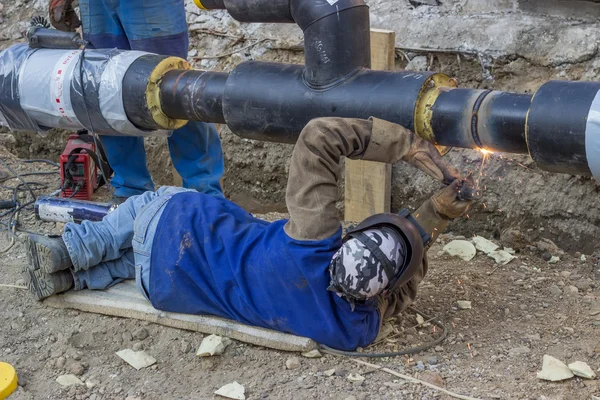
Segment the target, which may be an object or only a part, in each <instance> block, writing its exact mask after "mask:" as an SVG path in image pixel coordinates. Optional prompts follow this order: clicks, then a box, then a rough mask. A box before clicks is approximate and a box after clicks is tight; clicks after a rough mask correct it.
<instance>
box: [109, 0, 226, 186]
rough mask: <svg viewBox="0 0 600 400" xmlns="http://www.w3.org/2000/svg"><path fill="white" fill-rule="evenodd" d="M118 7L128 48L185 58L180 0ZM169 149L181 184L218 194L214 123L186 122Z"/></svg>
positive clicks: (135, 1) (219, 157)
mask: <svg viewBox="0 0 600 400" xmlns="http://www.w3.org/2000/svg"><path fill="white" fill-rule="evenodd" d="M140 7H143V9H144V12H143V13H140V12H139V9H140ZM118 10H119V17H120V18H121V20H127V23H123V28H124V29H125V32H126V33H127V37H128V38H129V43H130V46H131V48H132V49H134V50H143V51H149V52H152V53H157V54H162V55H169V56H175V57H181V58H184V59H186V58H187V54H188V47H189V38H188V29H187V23H186V18H185V4H184V1H183V0H166V1H165V0H130V1H127V2H121V5H120V6H119V8H118ZM169 150H170V152H171V158H172V160H173V165H174V166H175V169H177V172H179V175H181V178H182V179H183V186H184V187H186V188H192V189H196V190H198V191H199V192H204V193H208V194H214V195H221V192H222V190H221V184H220V180H221V177H222V176H223V170H224V162H223V151H222V148H221V140H220V139H219V135H218V133H217V130H216V128H215V126H214V124H207V123H204V122H195V121H192V122H189V123H188V124H187V125H186V126H184V127H183V128H181V129H178V130H176V131H174V132H173V134H172V136H171V137H170V138H169Z"/></svg>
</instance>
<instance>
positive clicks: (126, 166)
mask: <svg viewBox="0 0 600 400" xmlns="http://www.w3.org/2000/svg"><path fill="white" fill-rule="evenodd" d="M119 3H121V1H118V0H93V1H92V0H80V1H79V8H80V12H81V22H82V25H83V36H84V38H85V39H86V40H88V41H89V43H90V47H92V48H97V49H104V48H118V49H125V50H129V49H130V48H131V46H130V44H129V39H128V37H127V35H126V33H125V30H124V29H123V25H125V24H127V23H129V22H128V21H122V20H120V19H119V15H118V10H117V8H118V6H119ZM138 12H139V14H141V15H143V14H144V8H143V7H140V8H139V10H138ZM102 143H103V144H104V147H105V149H106V156H107V158H108V162H109V163H110V165H111V167H112V169H113V170H114V176H113V178H112V180H111V184H112V186H113V187H114V188H115V196H116V197H129V196H133V195H138V194H142V193H144V192H146V191H148V190H154V183H153V182H152V178H151V176H150V172H149V171H148V167H147V165H146V150H145V148H144V139H143V138H141V137H129V136H102Z"/></svg>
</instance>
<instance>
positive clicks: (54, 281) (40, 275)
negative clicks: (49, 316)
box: [23, 269, 73, 300]
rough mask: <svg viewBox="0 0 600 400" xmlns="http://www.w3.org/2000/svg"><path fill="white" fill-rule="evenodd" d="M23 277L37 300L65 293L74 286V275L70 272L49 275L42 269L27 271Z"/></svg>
mask: <svg viewBox="0 0 600 400" xmlns="http://www.w3.org/2000/svg"><path fill="white" fill-rule="evenodd" d="M23 275H24V277H25V280H26V281H27V287H28V288H29V291H30V292H31V294H33V296H34V297H35V298H36V299H37V300H43V299H45V298H46V297H50V296H52V295H53V294H57V293H61V292H64V291H66V290H69V289H71V287H72V286H73V274H72V273H71V271H70V270H66V271H58V272H55V273H53V274H47V273H45V272H44V271H42V270H40V269H38V270H35V271H33V270H31V269H25V270H24V271H23Z"/></svg>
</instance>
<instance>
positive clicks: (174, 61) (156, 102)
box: [146, 57, 192, 130]
mask: <svg viewBox="0 0 600 400" xmlns="http://www.w3.org/2000/svg"><path fill="white" fill-rule="evenodd" d="M175 69H180V70H181V69H184V70H191V69H192V66H191V65H190V63H188V62H187V61H186V60H184V59H183V58H179V57H167V58H165V59H164V60H162V61H161V62H159V63H158V65H157V66H156V67H154V69H153V70H152V73H151V74H150V79H148V86H146V105H147V106H148V110H150V114H151V115H152V119H154V122H156V123H157V124H158V125H159V126H160V127H162V128H163V129H168V130H174V129H179V128H181V127H182V126H184V125H185V124H187V123H188V122H189V121H188V120H185V119H174V118H170V117H168V116H167V115H166V114H165V113H164V112H163V110H162V105H161V102H160V82H161V80H162V78H163V76H165V74H166V73H167V72H169V71H172V70H175Z"/></svg>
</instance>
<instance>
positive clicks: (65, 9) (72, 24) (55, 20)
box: [50, 0, 81, 32]
mask: <svg viewBox="0 0 600 400" xmlns="http://www.w3.org/2000/svg"><path fill="white" fill-rule="evenodd" d="M50 23H51V24H52V26H53V27H55V28H56V29H58V30H59V31H65V32H74V31H75V30H76V29H77V28H79V27H80V26H81V21H80V20H79V17H78V16H77V13H76V12H75V9H74V8H73V0H50Z"/></svg>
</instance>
